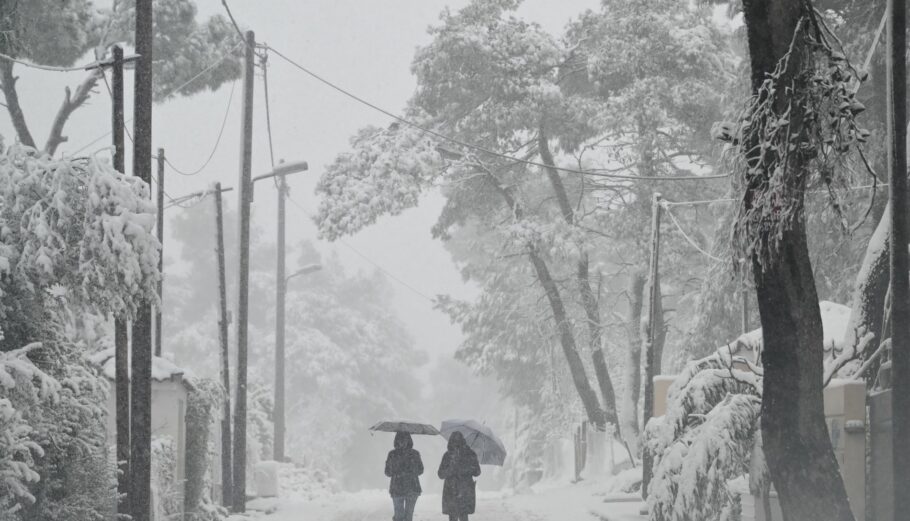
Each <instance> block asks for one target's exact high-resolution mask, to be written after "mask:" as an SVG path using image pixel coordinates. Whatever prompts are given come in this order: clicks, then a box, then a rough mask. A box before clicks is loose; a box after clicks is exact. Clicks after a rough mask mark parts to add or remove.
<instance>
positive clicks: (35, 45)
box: [0, 0, 241, 155]
mask: <svg viewBox="0 0 910 521" xmlns="http://www.w3.org/2000/svg"><path fill="white" fill-rule="evenodd" d="M154 9H155V27H154V30H155V35H154V36H155V38H154V54H155V61H154V64H153V68H154V77H155V85H154V94H155V96H156V98H157V99H158V101H163V100H164V98H165V97H166V96H168V95H171V94H173V95H184V96H185V95H191V94H194V93H197V92H201V91H203V90H205V89H212V90H214V89H216V88H217V87H218V86H220V85H222V84H223V83H225V82H227V81H230V80H232V79H235V78H238V77H239V76H240V59H241V54H240V53H239V52H236V51H239V49H238V44H239V43H240V41H239V37H238V35H237V32H236V31H235V30H234V28H233V27H232V26H231V24H230V22H229V21H228V20H227V19H225V18H224V17H222V16H215V17H212V18H210V19H209V20H206V21H204V22H200V21H198V20H197V12H196V4H195V2H194V1H193V0H155V2H154ZM0 13H2V14H0V31H2V32H3V34H4V37H3V39H2V41H0V53H3V54H5V55H7V56H12V57H14V58H17V59H20V60H28V61H31V62H34V63H38V64H42V65H51V66H72V65H73V64H74V63H76V62H77V61H78V60H80V59H83V58H84V57H85V56H86V55H87V54H89V53H93V54H94V56H93V57H94V58H97V59H103V58H106V57H109V56H107V54H108V48H109V47H110V46H111V45H114V44H126V45H131V44H132V43H133V38H134V32H135V31H134V27H135V7H134V6H133V3H132V2H128V1H126V0H113V2H110V3H107V2H105V3H104V5H103V6H102V5H98V4H97V3H96V2H94V1H92V0H62V1H58V0H2V1H0ZM232 50H233V51H235V52H231V51H232ZM225 54H228V55H229V56H228V58H227V59H225V60H224V61H223V62H221V63H220V64H218V65H217V66H215V67H214V68H213V69H212V70H211V71H210V72H209V73H208V74H207V75H206V76H205V77H203V78H200V79H198V80H196V81H194V82H192V83H191V84H189V85H187V86H186V87H184V88H182V89H180V90H179V91H178V92H174V89H175V88H177V87H179V86H181V85H182V84H184V83H185V82H187V81H188V80H190V79H191V78H192V77H193V76H195V75H196V74H197V73H198V72H199V71H201V70H203V69H204V68H206V67H209V66H211V65H213V64H215V63H216V62H217V61H218V60H219V59H220V58H221V57H222V56H223V55H225ZM15 68H16V65H15V64H14V63H13V62H11V61H8V60H0V88H2V91H3V93H4V95H5V98H6V104H5V106H6V107H7V111H8V114H9V116H10V119H11V121H12V123H13V127H14V128H15V130H16V135H17V137H18V140H19V142H20V143H22V144H23V145H26V146H29V147H32V148H37V149H39V150H42V151H43V152H45V153H47V154H48V155H54V153H55V152H56V150H57V148H58V147H59V146H60V144H62V143H64V142H66V141H67V137H66V136H65V135H64V129H65V126H66V123H67V121H68V120H69V118H70V116H71V115H72V114H73V113H74V112H75V111H76V110H78V109H79V108H80V107H82V106H83V105H85V103H86V102H87V101H88V100H89V99H90V98H91V97H92V95H93V94H94V92H95V89H96V87H97V85H98V83H99V82H100V81H101V78H102V77H101V74H102V72H101V70H100V69H95V70H93V71H90V72H88V73H87V75H86V77H85V79H84V80H83V81H82V82H81V83H80V84H79V85H78V86H77V87H76V88H75V89H74V90H70V89H69V88H67V89H66V92H65V93H64V94H65V95H64V97H63V101H62V103H61V104H60V108H59V110H58V112H57V115H56V116H55V118H54V121H53V123H52V125H51V131H50V134H49V135H48V137H47V139H46V141H45V142H44V144H43V145H41V144H40V143H39V142H38V141H36V140H35V138H34V137H33V136H32V133H31V131H30V129H29V124H28V121H27V119H26V116H25V112H26V111H27V107H23V106H22V105H21V104H20V102H19V95H18V92H17V88H16V81H17V80H18V77H17V76H16V75H15V72H14V71H15Z"/></svg>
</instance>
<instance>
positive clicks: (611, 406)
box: [537, 128, 618, 425]
mask: <svg viewBox="0 0 910 521" xmlns="http://www.w3.org/2000/svg"><path fill="white" fill-rule="evenodd" d="M537 141H538V143H537V144H538V148H539V152H540V157H541V159H542V160H543V163H544V164H545V165H547V168H546V171H547V177H549V179H550V185H551V186H552V187H553V192H554V193H555V194H556V201H557V202H558V203H559V209H560V211H561V212H562V216H563V218H564V219H565V221H566V223H568V224H569V225H574V224H575V210H574V209H573V208H572V205H571V204H570V203H569V196H568V193H567V192H566V188H565V185H564V184H563V182H562V178H560V177H559V172H558V171H557V170H556V163H555V162H554V161H553V154H552V153H551V152H550V145H549V143H548V142H547V135H546V133H545V132H544V129H543V128H541V129H540V132H539V134H538V140H537ZM575 276H576V280H577V281H578V290H579V292H580V293H581V303H582V307H583V308H584V310H585V317H586V318H587V323H588V340H589V342H590V343H589V346H590V349H591V362H592V364H593V366H594V375H595V377H596V378H597V384H598V386H599V387H600V394H601V397H602V398H603V410H604V414H605V416H606V422H607V423H611V424H613V425H616V424H617V423H618V418H617V415H616V392H615V391H614V389H613V381H612V380H611V379H610V372H609V370H608V369H607V361H606V357H605V356H604V351H603V325H602V324H601V317H600V304H599V303H598V299H597V296H596V295H595V294H594V290H593V289H592V288H591V276H590V270H589V265H588V253H587V251H584V250H582V251H580V252H579V259H578V265H577V270H576V273H575Z"/></svg>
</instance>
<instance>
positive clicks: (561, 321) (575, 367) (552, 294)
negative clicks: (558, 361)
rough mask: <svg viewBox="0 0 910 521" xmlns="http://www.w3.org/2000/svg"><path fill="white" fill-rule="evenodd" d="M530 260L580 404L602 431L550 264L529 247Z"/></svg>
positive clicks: (603, 420)
mask: <svg viewBox="0 0 910 521" xmlns="http://www.w3.org/2000/svg"><path fill="white" fill-rule="evenodd" d="M528 256H529V257H530V258H531V264H532V265H533V266H534V271H535V272H536V273H537V280H538V282H540V285H541V286H543V289H544V291H545V292H546V294H547V300H548V301H549V302H550V309H551V310H552V311H553V320H555V321H556V330H557V331H558V332H559V343H560V345H561V346H562V352H563V354H564V355H565V357H566V362H568V364H569V371H570V372H571V374H572V382H573V383H574V384H575V390H576V391H578V396H579V397H580V398H581V402H582V404H583V405H584V407H585V412H586V413H587V415H588V419H589V420H590V421H591V422H592V423H593V424H594V425H595V426H597V428H598V429H599V430H603V429H604V428H605V427H606V415H605V414H604V411H603V409H601V408H600V404H599V400H598V399H597V393H596V392H595V391H594V388H593V387H591V383H590V382H589V381H588V375H587V372H586V371H585V366H584V363H583V362H582V361H581V356H579V355H578V348H577V347H576V344H575V335H574V333H573V332H572V325H571V324H570V323H569V320H568V317H567V316H566V308H565V305H564V304H563V302H562V297H561V296H560V294H559V288H558V287H557V286H556V281H554V280H553V277H552V276H551V275H550V270H549V269H548V268H547V264H546V263H545V262H544V261H543V259H542V258H541V257H540V255H539V254H538V252H537V250H536V248H534V247H533V246H529V247H528Z"/></svg>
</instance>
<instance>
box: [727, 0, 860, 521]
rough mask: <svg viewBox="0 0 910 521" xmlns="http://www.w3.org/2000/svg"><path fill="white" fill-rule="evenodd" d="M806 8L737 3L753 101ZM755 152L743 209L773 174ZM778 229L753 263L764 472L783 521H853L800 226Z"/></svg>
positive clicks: (792, 181) (782, 93)
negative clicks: (760, 336) (772, 244)
mask: <svg viewBox="0 0 910 521" xmlns="http://www.w3.org/2000/svg"><path fill="white" fill-rule="evenodd" d="M810 9H811V5H810V4H809V2H808V1H793V0H744V1H743V11H744V15H745V22H746V29H747V33H748V44H749V53H750V56H751V61H752V90H753V93H754V94H756V95H760V93H761V91H760V87H761V85H762V83H763V82H764V81H765V79H766V78H767V77H768V75H769V74H771V73H772V72H773V71H774V69H775V67H776V65H777V63H778V62H779V61H780V59H781V58H782V57H783V56H784V55H786V53H787V51H788V49H789V47H790V44H791V42H793V41H794V39H793V38H794V33H795V31H796V29H797V27H798V25H799V24H800V19H801V18H802V17H803V16H808V15H810V11H809V10H810ZM804 45H805V43H804V42H803V40H802V39H797V40H796V41H795V52H794V55H793V56H791V58H790V62H789V69H788V72H786V73H784V74H783V77H782V78H781V79H780V81H785V82H789V81H790V80H795V83H794V89H796V90H797V91H798V90H799V89H801V88H805V87H804V86H803V85H802V84H801V82H800V81H799V79H798V77H797V76H795V75H794V73H793V72H792V71H797V73H798V72H800V71H802V70H803V68H804V67H805V64H804V63H803V61H802V60H801V59H800V56H799V54H800V53H801V52H802V50H803V48H804ZM787 95H788V89H784V88H781V89H779V90H778V98H777V99H774V100H772V103H773V106H774V109H775V112H776V113H777V114H783V113H784V107H785V106H786V105H787V104H788V102H789V100H788V99H787ZM802 119H803V114H802V113H801V109H800V107H797V106H794V107H793V110H792V111H791V113H790V122H791V126H792V128H793V129H794V130H793V131H794V132H799V129H800V126H801V121H802ZM755 139H756V140H757V139H758V138H755ZM757 144H758V143H757V142H755V141H752V142H748V143H745V144H744V146H745V149H746V150H749V151H750V152H749V157H748V158H747V159H748V160H749V161H750V162H751V164H753V165H755V170H754V171H753V172H752V173H750V174H749V175H747V180H746V182H747V187H746V194H745V198H744V204H745V205H746V208H747V209H748V208H750V207H751V206H752V204H753V199H752V194H754V193H755V192H757V191H759V190H761V189H762V188H763V186H764V183H766V182H767V180H768V179H769V178H770V177H771V172H770V171H769V170H770V169H771V168H773V164H769V163H762V162H761V161H760V160H759V159H758V158H757V152H756V150H757V149H756V148H753V147H755V145H757ZM766 159H767V158H766ZM787 161H788V165H787V172H789V176H788V178H787V179H784V180H783V181H784V182H785V183H787V184H788V185H789V186H790V192H789V193H792V194H798V195H797V197H801V196H802V194H803V193H804V191H805V184H806V179H807V178H808V177H809V174H808V173H807V172H806V164H805V162H804V161H805V159H803V158H802V157H801V155H800V154H792V155H790V156H789V157H788V159H787ZM800 206H801V205H800ZM800 206H796V207H797V208H799V207H800ZM781 226H783V232H782V234H781V236H780V237H779V239H778V243H777V249H776V250H775V251H774V252H772V253H767V252H765V251H762V250H763V248H762V247H760V248H759V250H760V251H756V252H755V253H754V254H753V259H752V265H753V272H754V277H755V285H756V293H757V297H758V309H759V313H760V316H761V325H762V328H763V333H764V351H763V353H762V362H763V366H764V393H763V398H762V421H761V432H762V439H763V441H764V448H765V454H766V457H767V461H768V468H769V471H770V474H771V478H772V481H773V482H774V484H775V487H776V489H777V492H778V495H779V497H780V503H781V509H782V511H783V514H784V520H785V521H848V520H853V519H854V518H853V514H852V512H851V511H850V504H849V502H848V501H847V494H846V491H845V489H844V483H843V480H842V478H841V475H840V472H839V471H838V465H837V460H836V459H835V457H834V451H833V449H832V448H831V440H830V438H829V436H828V429H827V426H826V424H825V416H824V402H823V394H822V371H823V357H824V351H823V345H822V338H823V337H822V321H821V312H820V310H819V307H818V295H817V293H816V288H815V279H814V277H813V274H812V266H811V262H810V260H809V249H808V245H807V237H806V229H805V222H804V218H802V217H800V218H795V219H793V220H792V222H790V223H789V224H788V225H781ZM760 233H764V234H765V235H764V236H762V237H760V239H761V240H762V243H763V244H764V241H766V240H770V238H769V237H767V236H768V235H770V233H775V232H768V231H763V232H760ZM766 253H767V254H766Z"/></svg>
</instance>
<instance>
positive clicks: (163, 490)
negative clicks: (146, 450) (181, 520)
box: [152, 436, 183, 519]
mask: <svg viewBox="0 0 910 521" xmlns="http://www.w3.org/2000/svg"><path fill="white" fill-rule="evenodd" d="M175 445H176V444H175V443H174V440H173V439H172V438H171V437H170V436H156V437H153V438H152V497H153V499H154V503H153V504H152V508H153V509H154V510H155V519H173V518H175V517H177V516H178V515H180V514H181V513H182V512H183V497H182V495H181V494H180V483H178V482H177V476H176V475H175V472H176V469H177V449H176V447H175Z"/></svg>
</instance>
